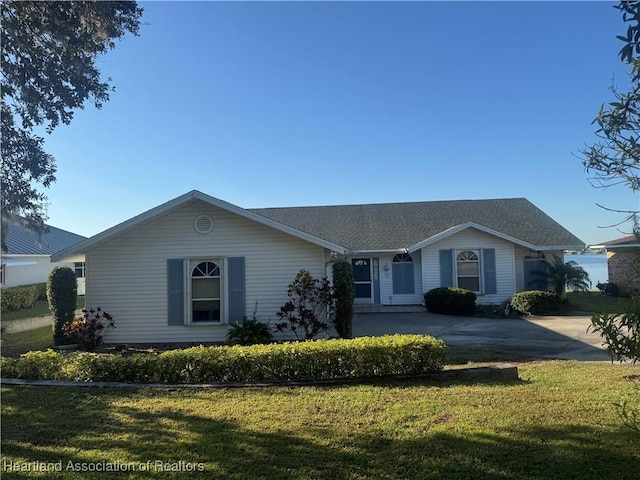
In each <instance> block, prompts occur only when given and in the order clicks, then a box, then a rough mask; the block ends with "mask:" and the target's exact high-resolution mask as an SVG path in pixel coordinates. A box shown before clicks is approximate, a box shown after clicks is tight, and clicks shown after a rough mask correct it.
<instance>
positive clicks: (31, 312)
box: [2, 295, 84, 322]
mask: <svg viewBox="0 0 640 480" xmlns="http://www.w3.org/2000/svg"><path fill="white" fill-rule="evenodd" d="M76 308H78V309H81V308H84V295H78V298H77V300H76ZM42 315H49V302H47V301H46V300H38V301H37V302H36V303H35V304H34V305H33V307H31V308H24V309H22V310H15V311H13V312H2V321H3V322H12V321H15V320H23V319H25V318H33V317H40V316H42Z"/></svg>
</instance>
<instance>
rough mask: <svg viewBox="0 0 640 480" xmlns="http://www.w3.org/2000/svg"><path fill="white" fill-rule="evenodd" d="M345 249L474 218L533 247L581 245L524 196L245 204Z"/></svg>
mask: <svg viewBox="0 0 640 480" xmlns="http://www.w3.org/2000/svg"><path fill="white" fill-rule="evenodd" d="M249 211H251V212H253V213H257V214H259V215H263V216H265V217H267V218H270V219H272V220H275V221H277V222H280V223H283V224H285V225H289V226H291V227H294V228H297V229H298V230H301V231H303V232H307V233H309V234H312V235H314V236H316V237H319V238H322V239H325V240H328V241H330V242H333V243H335V244H338V245H342V246H344V247H347V248H348V249H349V250H370V251H375V250H396V249H403V248H408V247H410V246H412V245H415V244H416V243H418V242H421V241H423V240H425V239H428V238H430V237H433V236H434V235H437V234H438V233H441V232H443V231H445V230H448V229H450V228H452V227H456V226H458V225H462V224H465V223H468V222H473V223H476V224H479V225H482V226H484V227H487V228H490V229H492V230H495V231H497V232H500V233H502V234H505V235H508V236H510V237H513V238H516V239H518V240H521V241H523V242H526V243H529V244H532V245H536V246H566V247H567V248H568V247H570V246H575V247H579V246H584V242H582V241H581V240H580V239H579V238H577V237H576V236H575V235H573V234H572V233H570V232H569V231H568V230H566V229H565V228H564V227H562V226H561V225H560V224H559V223H557V222H556V221H555V220H553V219H552V218H551V217H549V216H548V215H547V214H546V213H544V212H543V211H542V210H540V209H539V208H538V207H536V206H535V205H533V204H532V203H531V202H529V201H528V200H527V199H525V198H506V199H492V200H452V201H434V202H411V203H381V204H367V205H334V206H320V207H284V208H259V209H249Z"/></svg>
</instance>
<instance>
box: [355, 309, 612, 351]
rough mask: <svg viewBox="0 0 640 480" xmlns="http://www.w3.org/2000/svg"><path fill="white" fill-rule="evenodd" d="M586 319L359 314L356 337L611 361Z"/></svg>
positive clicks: (588, 319) (357, 315) (566, 317)
mask: <svg viewBox="0 0 640 480" xmlns="http://www.w3.org/2000/svg"><path fill="white" fill-rule="evenodd" d="M589 325H591V317H590V316H584V315H579V316H562V317H553V316H545V317H528V318H475V317H454V316H448V315H437V314H434V313H428V312H426V311H424V310H423V311H422V312H415V313H357V314H355V315H354V319H353V334H354V336H378V335H386V334H393V333H418V334H424V335H433V336H434V337H437V338H441V339H442V340H444V341H445V342H446V343H447V344H449V345H463V346H464V345H469V346H474V347H485V348H494V349H500V350H511V351H516V352H519V353H522V354H526V355H531V356H534V357H541V358H559V359H560V358H561V359H573V360H595V361H610V357H609V355H608V353H607V352H606V350H605V349H604V347H603V346H602V338H601V337H600V335H598V334H593V333H587V327H588V326H589Z"/></svg>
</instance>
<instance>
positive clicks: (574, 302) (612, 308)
mask: <svg viewBox="0 0 640 480" xmlns="http://www.w3.org/2000/svg"><path fill="white" fill-rule="evenodd" d="M567 300H568V301H569V309H570V310H578V311H581V312H589V313H604V312H606V313H621V312H622V311H623V310H624V308H625V306H626V305H627V304H628V302H629V299H627V298H618V297H611V296H607V295H602V294H601V293H600V292H569V293H567Z"/></svg>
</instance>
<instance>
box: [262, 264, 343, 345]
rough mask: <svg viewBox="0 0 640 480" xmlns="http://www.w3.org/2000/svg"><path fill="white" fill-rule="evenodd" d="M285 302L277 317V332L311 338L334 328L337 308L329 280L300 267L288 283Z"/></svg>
mask: <svg viewBox="0 0 640 480" xmlns="http://www.w3.org/2000/svg"><path fill="white" fill-rule="evenodd" d="M287 295H288V296H289V298H290V300H289V301H288V302H287V303H285V304H284V305H283V306H282V307H280V310H278V312H277V313H276V316H277V317H278V318H279V319H280V320H281V321H280V322H278V323H276V325H275V328H276V331H278V332H281V333H284V334H290V335H293V336H294V337H295V338H296V339H298V340H311V339H313V338H315V337H316V336H317V335H320V334H321V333H327V332H328V331H329V329H330V328H331V326H330V324H329V320H330V319H331V318H332V316H333V314H334V309H335V297H334V294H333V288H332V287H331V284H330V283H329V280H328V279H327V278H326V277H324V278H322V279H317V278H313V276H312V275H311V273H309V272H308V271H307V270H300V271H299V272H298V274H297V275H296V278H295V279H294V280H293V282H292V283H290V284H289V288H288V289H287Z"/></svg>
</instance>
